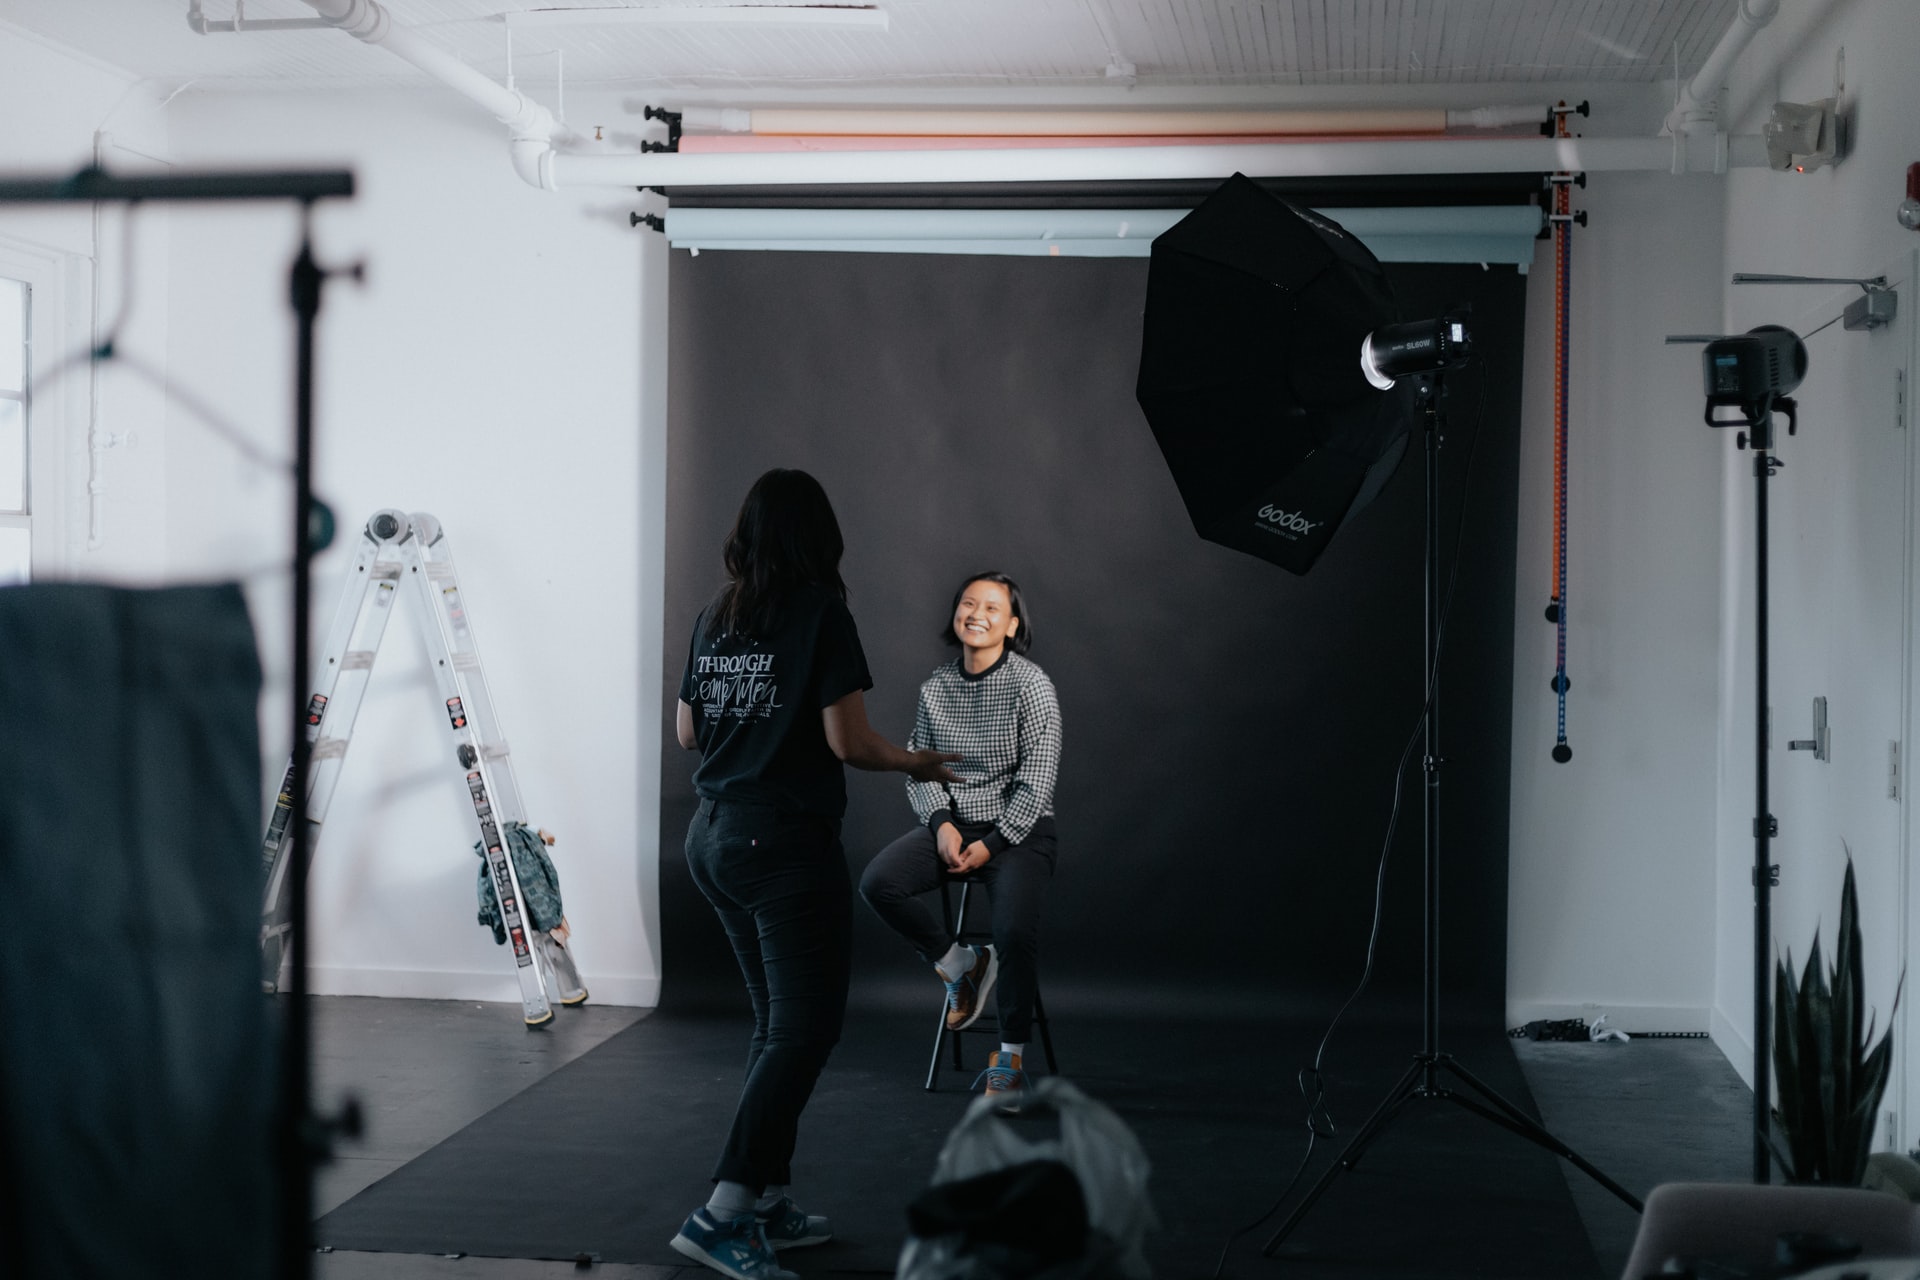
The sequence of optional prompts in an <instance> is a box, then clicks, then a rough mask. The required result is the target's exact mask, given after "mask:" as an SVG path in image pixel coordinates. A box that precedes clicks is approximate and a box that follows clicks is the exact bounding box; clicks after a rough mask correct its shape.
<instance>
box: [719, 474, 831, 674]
mask: <svg viewBox="0 0 1920 1280" xmlns="http://www.w3.org/2000/svg"><path fill="white" fill-rule="evenodd" d="M845 550H846V543H845V541H844V540H842V538H841V537H840V522H839V521H838V520H836V519H834V515H833V504H832V503H831V502H829V501H827V491H826V490H825V489H822V488H821V487H820V482H819V481H818V480H815V479H814V478H813V477H812V476H810V475H808V474H807V473H806V472H804V471H793V470H789V469H787V468H784V467H775V468H774V469H773V470H771V471H769V472H767V473H766V474H765V475H763V476H761V477H760V478H759V479H758V480H755V481H754V482H753V488H751V489H749V490H747V497H746V500H745V501H744V502H742V503H741V504H740V514H739V515H738V516H735V517H734V521H733V531H732V532H731V533H729V534H727V541H726V545H725V547H724V548H723V550H722V552H721V558H722V559H723V560H724V561H725V563H726V566H727V585H726V587H725V589H724V590H722V591H721V592H720V598H719V599H718V600H717V601H716V602H715V605H714V609H713V612H712V614H711V615H710V618H709V621H708V624H707V633H708V635H710V636H718V635H724V634H726V633H727V632H735V633H740V634H745V635H752V636H764V635H768V634H770V633H771V632H772V631H773V630H774V628H775V627H777V626H778V625H779V623H780V608H781V605H782V604H783V603H784V600H783V597H784V596H785V595H786V594H787V593H788V592H789V591H792V590H794V589H795V588H797V587H822V588H825V589H826V590H828V591H831V592H833V593H834V594H835V595H836V596H838V597H840V599H842V600H845V599H846V598H847V584H846V583H845V582H842V581H841V580H840V556H841V554H842V553H843V552H844V551H845Z"/></svg>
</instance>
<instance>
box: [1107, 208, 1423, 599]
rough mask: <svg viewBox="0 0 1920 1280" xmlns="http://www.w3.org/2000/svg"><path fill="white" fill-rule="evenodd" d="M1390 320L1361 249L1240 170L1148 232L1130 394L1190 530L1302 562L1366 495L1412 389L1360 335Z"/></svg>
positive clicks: (1388, 302)
mask: <svg viewBox="0 0 1920 1280" xmlns="http://www.w3.org/2000/svg"><path fill="white" fill-rule="evenodd" d="M1394 318H1395V315H1394V302H1393V291H1392V288H1391V287H1390V286H1389V285H1388V283H1387V277H1386V272H1385V271H1384V270H1382V269H1381V266H1380V263H1379V261H1378V260H1377V259H1376V258H1375V257H1374V256H1373V254H1372V253H1371V252H1369V251H1368V249H1367V247H1366V246H1365V245H1363V244H1361V243H1360V242H1359V241H1358V240H1356V239H1355V238H1354V237H1353V236H1351V235H1349V234H1348V233H1347V232H1346V231H1345V230H1343V229H1342V228H1341V227H1340V226H1339V225H1338V224H1336V223H1334V222H1331V221H1329V220H1327V219H1325V218H1322V217H1320V216H1319V215H1318V214H1315V213H1311V212H1309V211H1307V210H1304V209H1301V208H1299V207H1297V206H1295V205H1292V204H1290V203H1288V202H1287V201H1285V200H1282V199H1280V198H1279V197H1278V196H1275V195H1273V194H1271V193H1270V192H1267V191H1265V190H1263V189H1261V187H1259V186H1258V185H1257V184H1256V183H1254V182H1253V181H1252V180H1250V179H1248V178H1246V177H1245V176H1243V175H1241V174H1235V175H1234V176H1233V177H1231V178H1229V179H1228V180H1227V181H1226V182H1224V183H1223V184H1221V186H1220V187H1219V188H1218V189H1217V190H1216V191H1215V192H1214V193H1213V194H1212V195H1210V196H1208V197H1207V199H1206V200H1205V201H1204V202H1203V203H1202V204H1201V205H1200V206H1199V207H1198V208H1197V209H1195V210H1194V211H1193V212H1192V213H1190V214H1188V215H1187V216H1186V217H1185V218H1182V219H1181V220H1180V221H1179V222H1178V223H1176V224H1174V225H1173V226H1172V227H1170V228H1169V229H1168V230H1167V231H1166V232H1164V233H1163V234H1161V235H1160V236H1159V237H1157V238H1156V239H1155V240H1154V242H1153V254H1152V259H1151V262H1150V265H1149V267H1148V272H1147V305H1146V317H1145V323H1144V331H1143V337H1142V343H1141V351H1140V379H1139V383H1138V386H1137V387H1136V389H1135V394H1136V396H1137V398H1138V399H1139V401H1140V407H1141V409H1142V410H1144V411H1145V413H1146V416H1147V422H1148V424H1149V425H1150V426H1151V427H1152V428H1153V434H1154V439H1155V440H1157V441H1158V442H1159V444H1160V452H1161V454H1162V456H1164V457H1165V458H1166V460H1167V467H1168V469H1169V470H1171V471H1172V473H1173V479H1174V483H1175V484H1176V485H1178V486H1179V489H1180V496H1181V498H1182V499H1183V500H1184V501H1185V502H1186V504H1187V514H1188V515H1189V516H1190V517H1191V518H1192V520H1193V527H1194V529H1195V530H1196V531H1198V533H1199V534H1200V536H1201V537H1203V538H1206V539H1207V540H1209V541H1211V542H1218V543H1220V544H1221V545H1223V546H1228V547H1232V548H1234V549H1235V550H1239V551H1245V552H1247V553H1249V554H1251V555H1256V556H1259V557H1260V558H1262V559H1264V560H1270V561H1272V562H1273V563H1275V564H1277V565H1279V566H1281V567H1282V568H1284V569H1289V570H1291V571H1293V572H1295V573H1305V572H1306V571H1307V570H1308V569H1309V568H1311V567H1312V565H1313V563H1314V561H1316V560H1317V559H1319V557H1320V553H1321V552H1322V551H1324V550H1325V549H1326V545H1327V543H1328V541H1329V540H1330V539H1331V538H1332V537H1333V534H1334V531H1335V530H1337V529H1338V528H1339V527H1340V525H1341V523H1342V522H1343V521H1345V520H1346V519H1347V518H1348V517H1349V516H1350V515H1352V514H1353V513H1354V512H1355V511H1356V510H1358V509H1359V508H1360V507H1361V506H1363V505H1365V503H1366V502H1367V501H1368V500H1370V499H1371V498H1372V497H1373V495H1374V494H1375V493H1377V492H1378V491H1379V489H1380V488H1381V487H1382V486H1383V485H1384V484H1385V483H1386V480H1387V478H1388V477H1389V476H1390V475H1391V474H1392V471H1393V468H1394V466H1395V465H1396V464H1397V463H1398V462H1399V460H1400V458H1401V456H1402V455H1403V454H1404V453H1405V449H1406V431H1407V427H1408V425H1409V423H1410V421H1411V419H1412V417H1413V407H1414V400H1413V396H1414V391H1415V388H1413V387H1412V386H1410V385H1407V384H1405V383H1403V384H1401V385H1398V386H1396V387H1395V388H1394V389H1393V390H1392V391H1389V392H1384V393H1383V392H1380V391H1377V390H1375V389H1374V388H1373V387H1372V386H1371V385H1370V384H1369V383H1368V382H1367V380H1366V376H1365V374H1364V373H1363V372H1362V371H1361V368H1360V344H1361V341H1362V339H1364V338H1365V337H1366V336H1367V334H1369V333H1371V332H1372V331H1373V330H1374V329H1376V328H1378V327H1380V326H1381V325H1383V324H1388V323H1391V322H1392V321H1393V320H1394Z"/></svg>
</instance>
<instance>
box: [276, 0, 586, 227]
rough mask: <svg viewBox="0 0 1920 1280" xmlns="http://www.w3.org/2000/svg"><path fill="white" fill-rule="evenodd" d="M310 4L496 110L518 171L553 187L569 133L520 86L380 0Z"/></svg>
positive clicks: (351, 31) (333, 21)
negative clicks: (436, 40)
mask: <svg viewBox="0 0 1920 1280" xmlns="http://www.w3.org/2000/svg"><path fill="white" fill-rule="evenodd" d="M306 4H307V5H308V7H310V8H312V9H313V10H315V11H316V12H317V13H319V15H320V16H321V17H322V18H324V19H326V21H327V22H328V24H329V25H331V26H335V27H338V28H339V29H340V30H342V31H344V32H346V33H347V34H348V35H350V36H352V37H353V38H354V39H356V40H360V41H363V42H364V43H367V44H374V45H379V46H380V47H381V48H383V49H385V50H387V51H388V52H389V53H392V54H394V55H396V56H397V57H400V58H403V59H405V60H406V61H408V62H410V63H412V64H413V65H414V66H416V67H418V68H419V69H420V70H422V71H424V72H426V73H427V74H428V75H430V76H432V77H433V78H434V79H436V80H438V81H440V82H441V83H442V84H444V85H446V86H447V87H448V88H450V89H453V90H454V91H455V92H457V93H460V94H462V95H464V96H466V97H468V98H470V99H472V100H473V101H474V102H477V103H479V104H480V105H481V106H482V107H485V108H486V109H487V110H488V111H490V112H492V113H493V117H494V119H496V120H498V121H500V123H502V124H504V125H506V126H507V136H508V138H509V139H510V140H511V142H510V151H511V154H512V157H513V167H514V170H515V172H517V173H519V175H520V176H521V177H522V178H523V179H525V180H526V181H528V182H530V183H533V184H534V185H535V186H540V187H545V188H546V189H547V190H552V189H553V188H552V185H551V182H550V181H548V179H549V178H550V177H551V174H552V163H551V161H552V153H551V144H552V142H553V141H554V140H555V139H556V138H560V137H565V136H567V132H568V131H567V129H566V127H565V126H564V125H562V124H561V123H560V122H559V121H558V120H556V119H555V118H554V115H553V113H552V112H551V111H549V110H547V109H546V107H544V106H542V105H541V104H539V103H538V102H535V101H534V100H533V99H531V98H529V97H527V96H526V95H525V94H523V93H521V92H519V91H518V90H516V89H508V88H505V87H503V86H501V85H499V84H496V83H495V82H494V81H492V80H490V79H488V78H487V77H486V76H485V75H482V74H481V73H480V72H478V71H475V70H474V69H473V68H472V67H470V66H468V65H467V64H466V63H464V62H462V61H460V60H459V59H458V58H456V57H454V56H453V55H452V54H450V53H448V52H446V51H445V50H444V49H441V48H438V47H437V46H435V45H433V44H430V43H428V42H427V41H425V40H422V39H421V38H420V37H419V36H416V35H415V34H413V33H412V32H411V31H408V30H407V29H406V28H404V27H401V26H398V25H396V24H395V23H394V21H393V19H392V17H391V16H390V15H389V14H388V13H387V11H386V9H384V8H383V7H381V5H380V4H379V0H306ZM523 144H537V145H534V146H528V145H523ZM541 152H545V153H546V154H544V155H543V154H541Z"/></svg>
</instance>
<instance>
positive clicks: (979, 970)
mask: <svg viewBox="0 0 1920 1280" xmlns="http://www.w3.org/2000/svg"><path fill="white" fill-rule="evenodd" d="M999 976H1000V957H999V956H997V955H995V954H994V953H993V948H992V947H991V946H981V947H979V948H977V949H976V950H975V953H974V957H973V968H971V969H969V970H968V971H967V972H965V973H963V974H961V975H960V976H959V977H958V978H955V979H954V980H953V981H952V982H949V983H948V984H947V1030H949V1031H964V1030H966V1029H967V1028H968V1027H970V1026H972V1025H973V1024H974V1023H976V1022H978V1021H980V1015H981V1014H982V1013H984V1012H986V1008H987V995H988V994H989V993H990V992H991V991H992V990H993V980H994V979H995V978H997V977H999Z"/></svg>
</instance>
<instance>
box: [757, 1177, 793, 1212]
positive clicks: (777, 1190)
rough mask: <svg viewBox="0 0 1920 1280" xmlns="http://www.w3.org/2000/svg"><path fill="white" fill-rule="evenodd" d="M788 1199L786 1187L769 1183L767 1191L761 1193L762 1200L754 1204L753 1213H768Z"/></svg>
mask: <svg viewBox="0 0 1920 1280" xmlns="http://www.w3.org/2000/svg"><path fill="white" fill-rule="evenodd" d="M786 1197H787V1189H786V1188H785V1187H783V1186H781V1185H779V1184H778V1183H769V1184H768V1185H767V1189H766V1190H765V1191H762V1192H761V1193H760V1198H759V1199H758V1200H755V1201H754V1202H753V1211H754V1212H755V1213H766V1212H767V1211H768V1210H770V1209H772V1208H774V1207H775V1206H776V1205H778V1204H779V1203H780V1202H781V1201H782V1200H784V1199H786Z"/></svg>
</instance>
